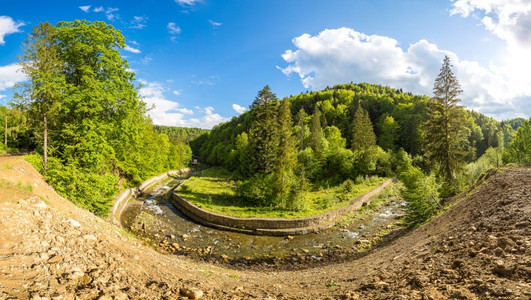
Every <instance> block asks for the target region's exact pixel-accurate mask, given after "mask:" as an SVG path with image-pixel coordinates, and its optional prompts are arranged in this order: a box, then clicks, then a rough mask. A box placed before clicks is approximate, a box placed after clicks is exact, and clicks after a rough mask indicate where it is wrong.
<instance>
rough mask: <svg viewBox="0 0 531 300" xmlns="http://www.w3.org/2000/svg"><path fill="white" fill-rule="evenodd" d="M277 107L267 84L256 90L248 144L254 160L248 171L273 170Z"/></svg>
mask: <svg viewBox="0 0 531 300" xmlns="http://www.w3.org/2000/svg"><path fill="white" fill-rule="evenodd" d="M277 107H278V99H277V96H276V95H275V94H274V93H272V92H271V90H270V89H269V86H267V85H266V86H265V87H264V88H263V89H262V90H260V91H259V92H258V95H257V96H256V98H255V100H254V101H253V104H252V105H251V113H252V117H253V120H252V125H251V130H250V132H249V133H250V135H249V144H250V147H251V155H252V157H253V158H254V160H253V165H252V167H251V172H250V173H253V172H258V173H271V172H272V171H273V165H274V161H275V158H276V155H277V147H278V125H277Z"/></svg>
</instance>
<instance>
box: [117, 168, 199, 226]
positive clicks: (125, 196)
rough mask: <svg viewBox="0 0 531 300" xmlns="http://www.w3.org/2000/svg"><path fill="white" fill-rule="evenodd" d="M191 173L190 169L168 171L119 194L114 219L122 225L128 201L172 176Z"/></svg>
mask: <svg viewBox="0 0 531 300" xmlns="http://www.w3.org/2000/svg"><path fill="white" fill-rule="evenodd" d="M188 172H190V168H184V169H180V170H172V171H168V172H166V173H163V174H160V175H157V176H154V177H151V178H149V179H147V180H146V181H144V182H142V183H141V184H140V185H139V186H137V187H134V188H130V189H126V190H123V191H122V192H121V193H120V194H118V195H117V196H116V197H115V200H114V203H113V206H112V218H113V219H114V220H115V221H117V222H118V223H120V216H121V215H122V213H123V211H124V210H125V208H126V207H127V201H129V199H131V197H136V196H138V195H141V194H142V193H144V192H145V191H146V190H148V189H149V188H150V187H152V186H153V185H154V184H156V183H158V182H160V181H162V180H164V179H166V178H168V177H170V176H180V175H182V174H184V173H188Z"/></svg>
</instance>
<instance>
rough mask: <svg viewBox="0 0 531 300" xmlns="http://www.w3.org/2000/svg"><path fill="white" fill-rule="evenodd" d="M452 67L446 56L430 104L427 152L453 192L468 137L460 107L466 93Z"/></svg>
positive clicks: (426, 139) (430, 160)
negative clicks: (461, 98)
mask: <svg viewBox="0 0 531 300" xmlns="http://www.w3.org/2000/svg"><path fill="white" fill-rule="evenodd" d="M451 68H452V65H451V63H450V58H449V57H448V56H445V57H444V60H443V65H442V67H441V72H440V73H439V75H438V76H437V79H435V84H434V86H433V93H434V95H435V96H434V97H433V98H431V99H430V100H429V102H428V117H427V119H426V122H425V123H424V150H425V155H426V157H427V159H428V162H429V163H430V164H431V165H432V166H433V167H435V168H436V169H437V170H438V171H439V174H440V175H441V176H442V177H443V179H444V182H445V183H446V184H447V185H448V187H451V189H453V191H450V193H453V192H456V190H455V189H457V182H456V179H457V176H458V174H459V173H460V172H461V171H462V167H463V164H464V160H463V159H464V157H465V155H466V151H465V146H466V143H467V136H466V130H465V117H464V113H463V110H462V109H461V106H459V105H458V104H459V101H461V100H460V99H459V94H461V93H462V92H463V91H462V90H461V86H460V84H459V81H458V80H457V78H456V76H455V75H454V73H453V72H452V69H451Z"/></svg>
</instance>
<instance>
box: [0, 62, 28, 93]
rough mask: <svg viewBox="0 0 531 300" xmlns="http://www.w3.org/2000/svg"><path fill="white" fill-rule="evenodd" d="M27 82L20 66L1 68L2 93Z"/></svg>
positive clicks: (0, 83)
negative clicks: (19, 83)
mask: <svg viewBox="0 0 531 300" xmlns="http://www.w3.org/2000/svg"><path fill="white" fill-rule="evenodd" d="M25 80H26V76H25V75H24V73H22V71H21V68H20V66H19V65H18V64H10V65H7V66H0V91H5V90H7V89H9V88H11V87H13V86H14V85H15V84H16V83H18V82H22V81H25Z"/></svg>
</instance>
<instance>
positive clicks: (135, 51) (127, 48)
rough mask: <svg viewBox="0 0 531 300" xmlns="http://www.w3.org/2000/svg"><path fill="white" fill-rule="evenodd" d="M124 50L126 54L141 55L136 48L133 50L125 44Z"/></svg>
mask: <svg viewBox="0 0 531 300" xmlns="http://www.w3.org/2000/svg"><path fill="white" fill-rule="evenodd" d="M124 50H125V51H128V52H131V53H137V54H138V53H142V51H140V50H139V49H136V48H133V47H131V46H129V45H127V44H125V47H124Z"/></svg>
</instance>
